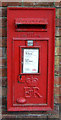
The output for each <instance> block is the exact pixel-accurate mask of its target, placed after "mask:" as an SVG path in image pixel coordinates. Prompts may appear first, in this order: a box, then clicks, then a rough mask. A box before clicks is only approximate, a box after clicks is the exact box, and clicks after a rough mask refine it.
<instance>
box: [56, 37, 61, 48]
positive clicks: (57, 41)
mask: <svg viewBox="0 0 61 120" xmlns="http://www.w3.org/2000/svg"><path fill="white" fill-rule="evenodd" d="M55 46H59V47H61V37H59V36H58V37H56V38H55Z"/></svg>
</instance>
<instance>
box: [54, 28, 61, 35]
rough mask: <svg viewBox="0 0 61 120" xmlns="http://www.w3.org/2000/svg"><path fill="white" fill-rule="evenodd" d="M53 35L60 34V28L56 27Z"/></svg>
mask: <svg viewBox="0 0 61 120" xmlns="http://www.w3.org/2000/svg"><path fill="white" fill-rule="evenodd" d="M55 36H61V28H59V27H56V32H55Z"/></svg>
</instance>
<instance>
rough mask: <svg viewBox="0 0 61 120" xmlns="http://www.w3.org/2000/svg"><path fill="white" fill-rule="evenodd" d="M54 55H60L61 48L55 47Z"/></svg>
mask: <svg viewBox="0 0 61 120" xmlns="http://www.w3.org/2000/svg"><path fill="white" fill-rule="evenodd" d="M55 55H61V47H55Z"/></svg>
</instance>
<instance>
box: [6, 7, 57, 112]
mask: <svg viewBox="0 0 61 120" xmlns="http://www.w3.org/2000/svg"><path fill="white" fill-rule="evenodd" d="M54 39H55V9H54V8H16V7H11V8H10V7H8V9H7V79H8V88H7V109H8V111H41V110H42V111H47V110H52V109H53V103H54V102H53V101H54V98H53V88H54Z"/></svg>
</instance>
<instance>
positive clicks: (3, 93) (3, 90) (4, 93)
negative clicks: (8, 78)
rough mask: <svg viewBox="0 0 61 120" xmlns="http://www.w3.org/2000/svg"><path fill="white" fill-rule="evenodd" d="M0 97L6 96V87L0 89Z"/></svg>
mask: <svg viewBox="0 0 61 120" xmlns="http://www.w3.org/2000/svg"><path fill="white" fill-rule="evenodd" d="M2 96H7V88H6V87H3V88H2Z"/></svg>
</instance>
